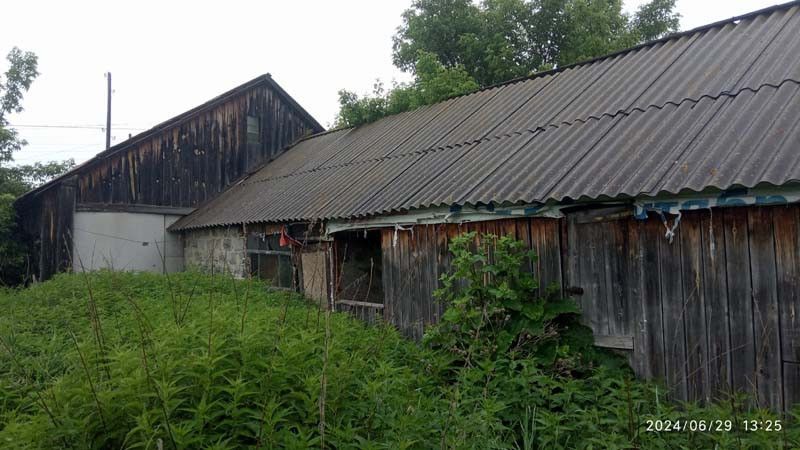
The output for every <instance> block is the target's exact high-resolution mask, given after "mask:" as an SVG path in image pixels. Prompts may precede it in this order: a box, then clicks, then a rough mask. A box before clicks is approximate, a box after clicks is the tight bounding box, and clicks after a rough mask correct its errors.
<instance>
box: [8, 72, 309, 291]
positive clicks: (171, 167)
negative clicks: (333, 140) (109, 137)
mask: <svg viewBox="0 0 800 450" xmlns="http://www.w3.org/2000/svg"><path fill="white" fill-rule="evenodd" d="M248 116H251V117H255V118H256V119H257V122H258V123H259V134H258V138H257V139H255V138H254V137H251V138H250V139H248V133H247V118H248ZM317 127H318V125H317V124H315V123H311V121H309V120H308V119H307V118H306V116H304V115H303V114H302V113H301V112H300V111H298V110H297V109H295V108H294V107H293V106H292V105H290V104H289V103H288V102H287V101H285V100H284V98H283V97H282V95H281V94H279V93H277V92H276V91H274V90H273V89H272V88H271V87H270V86H269V85H268V84H264V83H261V84H257V85H255V86H253V87H251V88H248V89H246V90H243V91H242V92H241V93H239V94H237V95H234V96H232V97H230V98H228V99H226V100H224V101H220V102H219V103H217V104H215V105H213V106H210V107H208V108H207V109H205V110H202V111H200V112H198V113H196V114H191V115H189V116H187V117H186V118H185V119H182V120H179V121H177V122H175V124H174V125H171V126H169V127H165V128H164V129H162V130H160V131H158V132H156V133H154V134H153V135H152V136H151V137H149V138H146V139H144V140H134V141H132V142H131V143H130V144H128V145H127V146H123V147H120V148H119V149H118V150H116V151H114V152H113V153H112V154H110V155H108V156H105V157H99V158H97V159H96V160H93V161H90V162H89V163H87V165H86V166H84V167H82V168H80V169H78V171H77V172H76V175H75V176H74V178H71V179H70V180H71V181H70V182H69V185H68V186H67V181H66V180H61V181H59V182H58V183H57V184H56V185H54V186H53V187H51V188H49V189H47V190H45V191H43V192H41V193H40V194H38V195H37V196H36V197H34V198H33V199H31V200H29V201H28V202H27V204H25V205H22V206H21V207H20V211H19V213H20V216H22V217H23V221H24V223H25V224H26V225H25V226H26V229H28V230H31V241H32V242H31V247H32V248H33V249H34V250H33V252H32V259H34V260H38V261H39V264H38V270H37V272H38V277H39V279H41V280H45V279H47V278H49V277H50V276H52V275H53V274H54V273H56V272H58V271H62V270H65V269H66V268H67V267H69V263H68V259H65V258H66V255H65V253H68V252H69V250H70V248H71V235H70V234H69V233H68V231H70V227H71V223H72V214H73V210H74V205H75V203H76V202H77V203H113V204H141V205H156V206H170V207H195V206H198V205H200V204H202V203H203V202H205V201H206V200H209V199H211V198H212V197H214V196H216V195H217V194H218V193H220V192H222V191H223V190H224V189H225V188H226V187H227V186H229V185H230V184H231V183H233V182H234V181H236V180H237V179H239V178H241V177H242V176H244V175H246V174H247V173H248V172H250V171H252V170H253V169H255V168H256V167H257V166H258V165H260V164H262V163H264V162H267V161H269V160H271V159H273V158H275V157H276V156H278V155H279V154H280V153H281V152H283V151H284V150H285V149H286V148H288V147H289V146H290V145H291V144H293V143H294V142H296V141H297V140H299V139H300V138H302V137H304V136H306V135H309V134H312V133H313V132H316V131H320V130H319V129H317ZM69 195H71V196H72V198H71V199H70V198H67V197H68V196H69ZM34 230H35V231H34ZM64 242H66V243H67V244H66V245H67V247H66V248H61V247H62V244H63V243H64ZM64 261H67V262H66V263H64Z"/></svg>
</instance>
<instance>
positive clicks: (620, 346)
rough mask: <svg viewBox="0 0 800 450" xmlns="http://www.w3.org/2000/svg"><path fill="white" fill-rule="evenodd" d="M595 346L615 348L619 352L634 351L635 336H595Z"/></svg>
mask: <svg viewBox="0 0 800 450" xmlns="http://www.w3.org/2000/svg"><path fill="white" fill-rule="evenodd" d="M594 345H595V346H596V347H602V348H613V349H617V350H633V336H621V335H618V336H609V335H604V334H595V335H594Z"/></svg>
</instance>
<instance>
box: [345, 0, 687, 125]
mask: <svg viewBox="0 0 800 450" xmlns="http://www.w3.org/2000/svg"><path fill="white" fill-rule="evenodd" d="M679 25H680V15H679V14H678V13H676V12H675V0H651V1H650V2H649V3H646V4H644V5H642V6H641V7H640V8H639V9H638V10H637V11H636V12H635V13H634V14H632V15H628V14H626V13H624V12H623V10H622V0H483V1H482V2H481V3H480V4H476V3H473V2H472V1H471V0H415V1H414V3H413V4H412V5H411V8H409V9H407V10H406V11H405V12H404V13H403V15H402V25H401V26H400V27H399V28H398V30H397V33H396V34H395V36H394V43H393V61H394V64H395V66H397V67H398V68H400V69H401V70H403V71H405V72H409V73H412V74H413V75H414V77H415V79H414V82H413V83H410V84H395V85H394V86H393V87H392V89H389V90H386V89H385V88H384V85H383V84H382V83H381V82H380V81H378V82H376V84H375V86H374V89H373V92H372V94H371V95H366V96H362V97H359V96H358V95H357V94H355V93H353V92H350V91H346V90H342V91H339V105H340V110H339V116H338V117H337V121H336V125H337V126H357V125H360V124H363V123H368V122H372V121H374V120H377V119H379V118H381V117H384V116H387V115H390V114H395V113H398V112H402V111H407V110H410V109H414V108H417V107H419V106H422V105H427V104H431V103H435V102H438V101H441V100H444V99H446V98H448V97H451V96H454V95H459V94H463V93H467V92H470V91H472V90H475V89H477V88H478V87H480V86H489V85H492V84H496V83H500V82H503V81H508V80H510V79H513V78H518V77H524V76H528V75H531V74H532V73H535V72H539V71H542V70H547V69H552V68H557V67H561V66H565V65H568V64H572V63H576V62H579V61H583V60H587V59H590V58H594V57H597V56H602V55H605V54H608V53H612V52H614V51H617V50H621V49H623V48H626V47H630V46H633V45H636V44H638V43H640V42H644V41H648V40H652V39H657V38H660V37H662V36H664V35H666V34H668V33H670V32H674V31H676V30H677V29H678V26H679Z"/></svg>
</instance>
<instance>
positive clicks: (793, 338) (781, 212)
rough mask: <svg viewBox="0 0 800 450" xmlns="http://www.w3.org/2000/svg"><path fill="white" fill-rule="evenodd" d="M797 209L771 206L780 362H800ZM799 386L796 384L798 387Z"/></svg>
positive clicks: (799, 246) (799, 250)
mask: <svg viewBox="0 0 800 450" xmlns="http://www.w3.org/2000/svg"><path fill="white" fill-rule="evenodd" d="M799 210H800V208H798V207H797V206H795V205H792V206H776V207H774V209H773V211H772V213H773V223H774V226H775V260H776V264H777V266H776V270H777V273H776V275H777V289H778V302H779V313H780V314H779V319H780V327H781V333H780V338H781V353H782V357H783V360H784V361H788V362H794V363H800V317H798V313H800V240H799V239H798V225H799V224H800V220H798V211H799ZM798 388H800V386H798Z"/></svg>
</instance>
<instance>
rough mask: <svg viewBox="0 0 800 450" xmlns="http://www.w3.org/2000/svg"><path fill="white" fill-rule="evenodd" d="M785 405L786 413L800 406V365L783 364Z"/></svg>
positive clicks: (785, 362)
mask: <svg viewBox="0 0 800 450" xmlns="http://www.w3.org/2000/svg"><path fill="white" fill-rule="evenodd" d="M783 404H784V405H786V406H785V409H786V411H789V410H791V409H792V408H793V407H795V406H797V405H798V404H800V364H798V363H793V362H788V361H784V363H783Z"/></svg>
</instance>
